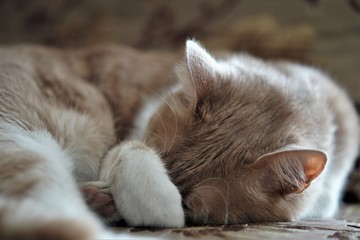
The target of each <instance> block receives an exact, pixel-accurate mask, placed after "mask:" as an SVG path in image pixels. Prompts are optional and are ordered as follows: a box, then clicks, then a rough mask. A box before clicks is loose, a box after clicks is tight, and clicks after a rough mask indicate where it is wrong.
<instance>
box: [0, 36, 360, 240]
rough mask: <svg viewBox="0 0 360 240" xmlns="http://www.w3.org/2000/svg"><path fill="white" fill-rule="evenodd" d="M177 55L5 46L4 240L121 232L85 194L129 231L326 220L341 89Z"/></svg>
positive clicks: (194, 53) (336, 157)
mask: <svg viewBox="0 0 360 240" xmlns="http://www.w3.org/2000/svg"><path fill="white" fill-rule="evenodd" d="M185 55H186V56H185V59H186V60H185V62H184V63H180V64H177V63H178V62H180V61H179V56H177V55H176V54H171V53H159V52H145V53H142V52H138V51H136V50H133V49H130V48H126V47H120V46H106V47H96V48H91V49H87V50H67V51H65V50H62V51H60V50H55V49H48V48H44V47H40V46H16V47H8V48H3V49H1V50H0V86H1V87H0V238H15V237H17V238H21V239H24V238H35V239H36V238H39V239H54V238H56V239H98V238H100V239H101V238H107V237H109V236H111V237H112V238H114V237H116V236H115V235H112V234H111V233H109V232H108V230H105V228H104V227H103V225H102V224H101V221H100V220H99V218H98V217H97V216H96V215H95V214H94V213H93V212H92V211H90V210H89V209H88V207H87V206H86V203H85V200H84V199H83V198H82V196H81V193H80V188H82V190H83V192H84V193H85V195H86V198H87V199H90V203H89V204H91V205H92V206H93V207H94V206H95V207H96V205H97V207H100V208H99V209H96V210H97V211H98V212H99V213H101V215H103V216H104V217H105V218H106V220H108V221H112V220H116V219H121V218H123V219H125V221H126V222H127V223H128V224H129V225H134V226H137V225H145V226H161V227H182V226H184V224H185V218H186V220H187V221H188V223H189V224H214V225H215V224H234V223H248V222H263V221H294V220H299V219H304V218H323V217H331V216H333V215H334V214H335V212H336V210H337V207H338V205H339V198H340V194H341V192H342V189H343V186H344V183H345V180H346V177H347V175H348V173H349V171H350V169H351V168H352V166H353V162H354V159H355V156H356V154H357V148H358V144H359V136H358V119H357V116H356V114H355V111H354V109H353V106H352V104H351V103H350V101H349V99H348V98H347V96H346V94H345V93H344V92H343V91H342V90H341V89H339V87H337V86H336V85H335V84H334V83H332V82H331V80H329V77H328V76H326V75H325V74H324V73H322V72H320V71H319V70H317V69H314V68H310V67H307V66H303V65H299V64H295V63H290V62H265V61H262V60H260V59H257V58H255V57H251V56H249V55H245V54H238V55H232V56H228V57H226V58H223V59H215V58H214V57H213V56H211V55H210V54H209V53H208V52H207V51H206V50H204V49H203V48H202V47H201V46H200V45H199V44H198V43H197V42H195V41H191V40H189V41H187V43H186V54H185ZM174 66H176V70H175V73H176V74H174V73H173V69H174ZM107 191H108V192H107ZM94 196H97V197H94ZM95 207H94V208H95Z"/></svg>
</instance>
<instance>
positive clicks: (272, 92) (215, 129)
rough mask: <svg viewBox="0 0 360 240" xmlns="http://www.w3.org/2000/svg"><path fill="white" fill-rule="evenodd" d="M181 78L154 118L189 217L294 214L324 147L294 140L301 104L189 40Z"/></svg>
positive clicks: (154, 138) (151, 139)
mask: <svg viewBox="0 0 360 240" xmlns="http://www.w3.org/2000/svg"><path fill="white" fill-rule="evenodd" d="M179 69H180V70H179V71H178V72H179V73H178V75H179V80H180V86H179V88H178V89H177V90H176V91H174V93H173V94H170V95H169V96H168V97H167V98H166V99H165V102H166V104H164V105H163V106H161V108H160V109H159V111H158V112H157V113H156V114H155V115H154V116H153V118H152V119H151V121H150V124H149V128H148V134H147V141H148V143H149V144H150V145H152V146H154V147H156V148H157V149H158V150H159V152H160V153H161V154H162V157H163V159H164V162H165V164H166V167H167V169H168V171H169V175H170V177H171V178H172V180H173V182H174V183H175V185H176V186H178V188H179V190H180V192H181V194H182V197H183V204H184V209H185V212H186V215H187V218H188V220H189V221H190V222H191V223H195V224H227V223H245V222H259V221H281V220H290V219H292V218H293V216H294V214H298V213H297V211H298V209H297V208H298V205H301V202H300V201H299V200H298V199H299V198H301V194H306V193H305V192H306V191H305V192H304V193H302V192H303V190H305V189H306V188H307V187H308V186H309V184H310V182H311V181H312V180H314V179H315V178H316V177H317V176H318V175H319V174H320V173H321V172H322V170H323V169H324V166H325V163H326V155H325V154H324V153H322V152H320V151H317V150H311V149H305V148H301V147H299V146H298V145H297V144H298V142H297V138H296V134H295V133H294V131H293V130H292V128H293V127H294V126H293V123H294V119H296V118H297V116H296V112H294V111H293V109H292V107H291V106H290V105H289V104H288V103H287V101H286V99H285V97H284V94H283V93H282V92H281V90H279V89H277V88H275V87H273V86H272V85H271V84H268V83H267V82H266V81H265V79H262V77H261V76H260V75H259V76H257V75H256V74H255V75H254V74H253V73H250V72H249V73H248V72H246V70H245V71H244V70H239V69H237V68H236V67H233V66H232V65H231V61H228V62H226V61H218V60H216V59H214V58H213V57H212V56H211V55H210V54H209V53H208V52H206V50H204V49H203V48H202V47H201V46H200V45H199V44H198V43H196V42H194V41H187V43H186V61H185V64H184V66H182V67H181V66H180V67H179Z"/></svg>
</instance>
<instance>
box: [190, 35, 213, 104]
mask: <svg viewBox="0 0 360 240" xmlns="http://www.w3.org/2000/svg"><path fill="white" fill-rule="evenodd" d="M186 64H187V68H188V71H189V74H190V78H191V81H192V84H193V87H194V91H195V94H196V97H197V100H199V98H201V97H202V96H203V95H205V94H206V93H207V91H208V90H209V89H210V88H211V87H212V86H213V85H214V82H215V81H216V77H217V73H218V71H219V69H218V68H219V66H218V63H217V62H216V60H215V59H214V58H213V57H212V56H211V55H210V54H209V53H208V52H207V51H206V50H205V49H204V48H202V47H201V46H200V45H199V44H198V43H197V42H195V41H193V40H188V41H187V42H186Z"/></svg>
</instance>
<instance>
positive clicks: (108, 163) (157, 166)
mask: <svg viewBox="0 0 360 240" xmlns="http://www.w3.org/2000/svg"><path fill="white" fill-rule="evenodd" d="M100 180H101V181H105V182H107V183H108V184H109V186H110V191H111V193H112V195H113V198H114V202H115V205H116V207H117V208H118V210H119V212H120V215H121V216H122V217H123V218H124V219H125V220H126V222H127V223H128V224H130V225H133V226H159V227H182V226H184V211H183V208H182V204H181V195H180V193H179V191H178V189H177V187H176V186H175V185H174V184H173V183H172V182H171V181H170V178H169V176H168V174H167V172H166V169H165V167H164V165H163V163H162V161H161V159H160V157H159V156H158V154H157V153H156V152H155V151H154V150H153V149H151V148H149V147H147V146H146V145H144V144H143V143H141V142H138V141H129V142H125V143H122V144H120V145H118V146H116V147H115V148H113V149H112V150H111V151H110V152H109V153H108V155H107V156H106V157H105V159H104V160H103V163H102V166H101V170H100Z"/></svg>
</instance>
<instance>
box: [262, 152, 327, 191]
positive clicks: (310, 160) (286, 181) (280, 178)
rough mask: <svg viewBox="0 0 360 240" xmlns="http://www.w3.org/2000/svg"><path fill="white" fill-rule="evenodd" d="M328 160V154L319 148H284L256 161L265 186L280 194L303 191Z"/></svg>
mask: <svg viewBox="0 0 360 240" xmlns="http://www.w3.org/2000/svg"><path fill="white" fill-rule="evenodd" d="M326 162H327V157H326V154H325V153H323V152H321V151H317V150H307V149H306V150H283V151H277V152H273V153H270V154H266V155H264V156H262V157H260V158H259V159H258V160H257V161H256V165H257V167H259V169H260V171H261V173H262V174H261V176H262V179H261V180H262V184H263V186H264V187H265V188H266V189H267V190H269V191H271V192H277V193H280V194H291V193H301V192H303V191H304V190H305V189H306V188H307V187H308V186H309V185H310V183H311V181H313V180H314V179H315V178H317V177H318V176H319V175H320V173H321V172H322V171H323V170H324V167H325V164H326Z"/></svg>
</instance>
